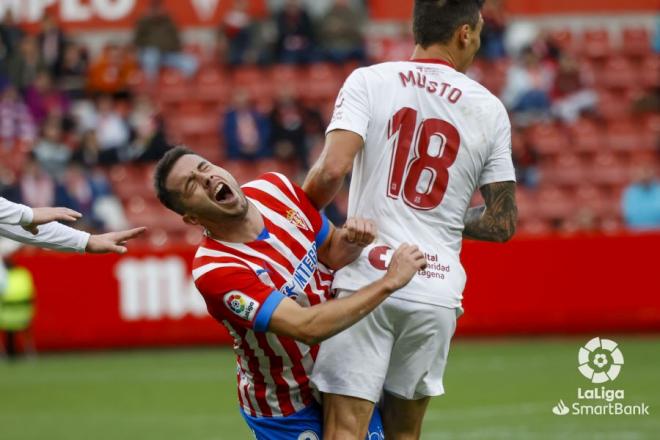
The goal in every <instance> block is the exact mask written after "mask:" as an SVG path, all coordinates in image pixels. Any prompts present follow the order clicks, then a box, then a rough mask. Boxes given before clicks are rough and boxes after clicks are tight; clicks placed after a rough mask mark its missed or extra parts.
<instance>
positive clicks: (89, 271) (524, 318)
mask: <svg viewBox="0 0 660 440" xmlns="http://www.w3.org/2000/svg"><path fill="white" fill-rule="evenodd" d="M657 249H660V234H657V233H656V234H644V235H630V236H616V237H605V236H594V237H581V238H546V239H525V238H518V239H516V240H514V241H512V242H511V243H508V244H506V245H497V244H487V243H474V242H467V243H466V244H465V249H464V252H463V261H464V264H465V266H466V269H467V272H468V284H467V289H466V292H465V302H464V305H465V310H466V313H465V315H464V316H463V317H462V318H461V319H460V320H459V334H462V335H496V334H498V335H499V334H523V333H537V334H540V333H578V332H589V333H597V332H606V331H617V332H619V331H660V278H659V277H658V276H657V274H656V270H657V265H658V264H657V261H658V259H657V255H654V254H652V250H656V251H657ZM193 252H194V250H193V249H189V248H183V249H168V250H163V251H151V250H148V249H142V250H135V249H132V251H131V254H130V255H128V256H122V257H119V256H84V255H66V254H55V253H51V252H23V253H22V254H20V255H19V256H18V257H17V258H16V261H17V263H19V264H21V265H24V266H26V267H28V268H29V269H30V270H32V272H33V274H34V278H35V284H36V288H37V315H36V319H35V323H34V334H35V338H36V342H37V346H38V348H40V349H78V348H110V347H131V346H158V345H180V344H210V343H227V342H229V338H228V335H227V334H226V332H225V331H224V330H223V329H222V328H221V326H220V325H218V324H216V323H215V321H213V320H212V319H211V318H209V317H208V316H207V314H206V308H205V306H204V303H203V301H202V300H201V297H200V296H199V294H198V293H197V292H196V291H195V289H194V287H193V285H192V282H191V278H190V273H189V269H190V261H191V259H192V256H193Z"/></svg>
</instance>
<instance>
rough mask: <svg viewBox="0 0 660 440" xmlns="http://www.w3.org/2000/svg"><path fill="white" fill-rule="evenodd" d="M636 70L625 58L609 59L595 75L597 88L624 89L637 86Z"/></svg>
mask: <svg viewBox="0 0 660 440" xmlns="http://www.w3.org/2000/svg"><path fill="white" fill-rule="evenodd" d="M637 80H638V75H637V69H635V67H634V66H633V64H632V63H631V62H630V60H628V59H627V58H625V57H621V56H617V57H611V58H609V59H608V60H607V62H606V63H605V66H604V67H603V69H601V70H600V72H598V73H597V75H596V81H597V83H598V85H599V86H601V87H607V88H612V89H614V88H617V89H626V88H630V87H634V86H635V85H636V84H637Z"/></svg>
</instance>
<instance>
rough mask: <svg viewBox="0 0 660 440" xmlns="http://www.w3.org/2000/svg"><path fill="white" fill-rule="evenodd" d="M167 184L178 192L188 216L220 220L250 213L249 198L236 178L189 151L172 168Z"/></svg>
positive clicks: (202, 219)
mask: <svg viewBox="0 0 660 440" xmlns="http://www.w3.org/2000/svg"><path fill="white" fill-rule="evenodd" d="M168 187H169V188H172V189H174V190H175V191H177V192H178V193H179V195H180V200H181V203H182V205H183V206H184V208H185V210H186V213H187V215H188V216H191V217H197V218H199V220H201V221H202V222H204V220H210V221H218V220H222V219H225V218H240V217H243V216H245V214H246V213H247V207H248V204H247V199H246V198H245V194H243V191H242V190H241V188H240V186H239V185H238V182H236V179H234V177H233V176H232V175H231V174H230V173H229V172H228V171H227V170H225V169H223V168H221V167H218V166H216V165H213V164H212V163H210V162H209V161H207V160H205V159H204V158H202V157H200V156H197V155H192V154H188V155H185V156H182V157H181V158H180V159H179V160H178V161H177V162H176V164H175V165H174V167H173V168H172V171H171V172H170V175H169V177H168Z"/></svg>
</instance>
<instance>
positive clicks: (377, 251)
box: [369, 246, 392, 270]
mask: <svg viewBox="0 0 660 440" xmlns="http://www.w3.org/2000/svg"><path fill="white" fill-rule="evenodd" d="M391 259H392V248H390V247H389V246H376V247H374V248H373V249H372V250H370V251H369V263H370V264H371V265H372V266H373V267H375V268H376V269H378V270H387V266H389V265H390V260H391Z"/></svg>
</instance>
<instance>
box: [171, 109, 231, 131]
mask: <svg viewBox="0 0 660 440" xmlns="http://www.w3.org/2000/svg"><path fill="white" fill-rule="evenodd" d="M219 120H220V116H219V115H218V114H217V113H215V112H208V111H206V110H205V109H204V107H203V106H201V105H200V104H197V103H186V104H184V105H183V106H182V107H181V111H180V112H179V114H178V115H177V117H176V119H175V120H174V121H172V122H173V123H175V124H176V125H177V126H178V128H177V130H176V131H177V132H178V133H180V134H181V135H183V136H187V135H194V136H203V135H209V134H217V133H218V124H219ZM170 125H172V124H170Z"/></svg>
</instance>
